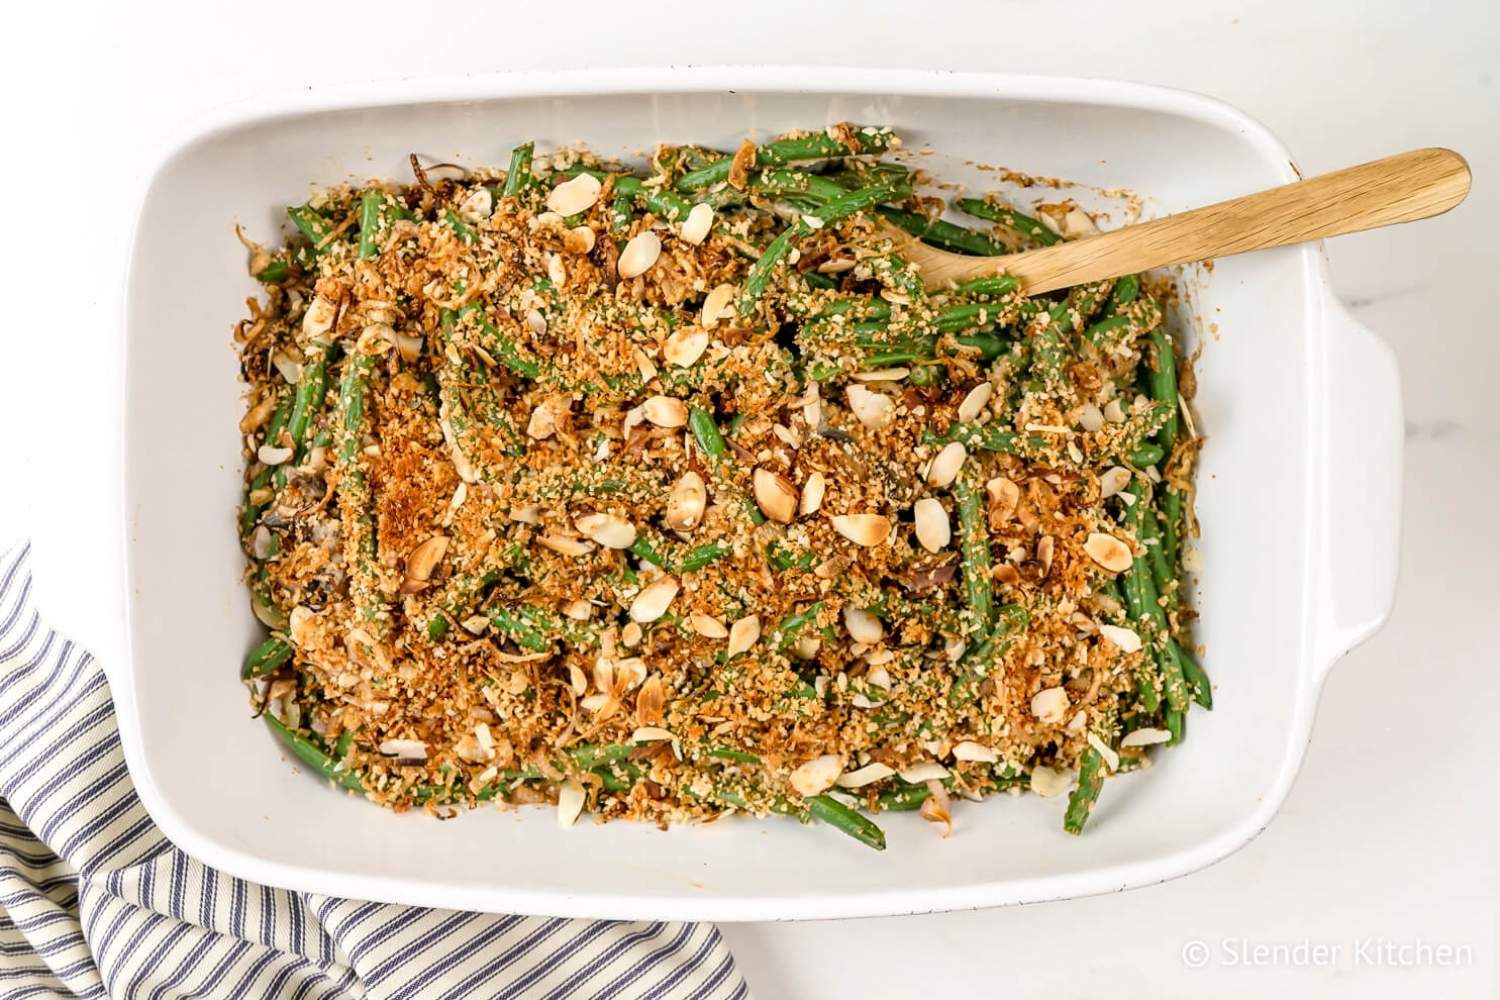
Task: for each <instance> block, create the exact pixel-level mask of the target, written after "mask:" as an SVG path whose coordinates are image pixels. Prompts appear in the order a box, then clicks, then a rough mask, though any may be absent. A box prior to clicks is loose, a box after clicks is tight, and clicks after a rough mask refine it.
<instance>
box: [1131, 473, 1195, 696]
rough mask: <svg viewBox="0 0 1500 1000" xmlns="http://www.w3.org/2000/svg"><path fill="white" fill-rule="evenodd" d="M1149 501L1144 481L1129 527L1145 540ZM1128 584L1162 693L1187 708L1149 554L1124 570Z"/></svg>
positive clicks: (1179, 666) (1150, 514) (1184, 687)
mask: <svg viewBox="0 0 1500 1000" xmlns="http://www.w3.org/2000/svg"><path fill="white" fill-rule="evenodd" d="M1138 478H1141V477H1138ZM1150 503H1151V485H1150V483H1149V482H1144V481H1143V483H1142V486H1141V487H1140V490H1139V496H1138V497H1137V498H1136V502H1135V503H1134V504H1133V505H1132V506H1131V508H1130V515H1129V516H1130V527H1131V528H1132V529H1133V530H1134V531H1135V534H1136V537H1137V538H1139V539H1141V540H1142V541H1144V540H1145V539H1148V538H1150V537H1151V528H1150V527H1149V521H1150V519H1151V518H1154V517H1155V514H1154V513H1153V512H1151V510H1150ZM1143 547H1145V546H1143ZM1125 586H1126V588H1127V594H1128V593H1130V592H1131V590H1133V591H1134V593H1135V595H1136V598H1135V599H1136V602H1137V603H1138V605H1139V609H1140V613H1141V614H1142V615H1143V619H1142V620H1143V623H1144V626H1145V629H1146V633H1147V634H1146V638H1147V639H1148V640H1150V641H1149V642H1148V645H1149V646H1150V647H1151V649H1152V655H1153V656H1154V657H1155V658H1156V661H1157V665H1158V667H1159V668H1160V670H1161V677H1162V693H1163V694H1164V695H1165V696H1166V700H1167V707H1168V708H1170V709H1171V710H1172V711H1175V712H1181V711H1182V710H1183V709H1185V708H1187V704H1188V690H1187V682H1186V681H1185V680H1184V678H1183V676H1182V664H1181V663H1180V662H1179V661H1178V659H1177V656H1176V655H1175V653H1174V652H1173V650H1172V632H1171V628H1170V627H1169V624H1168V622H1167V616H1166V613H1165V612H1164V611H1163V610H1162V607H1161V604H1160V603H1159V602H1158V595H1157V593H1156V583H1155V581H1154V579H1153V577H1152V574H1151V565H1150V560H1149V558H1148V557H1147V556H1146V555H1138V556H1136V557H1135V560H1134V562H1133V563H1132V565H1131V567H1130V569H1128V570H1126V571H1125ZM1134 613H1135V609H1134V608H1132V614H1134Z"/></svg>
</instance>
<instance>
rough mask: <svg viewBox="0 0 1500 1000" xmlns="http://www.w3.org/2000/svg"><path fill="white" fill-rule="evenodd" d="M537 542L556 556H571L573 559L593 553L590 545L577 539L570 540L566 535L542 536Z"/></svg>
mask: <svg viewBox="0 0 1500 1000" xmlns="http://www.w3.org/2000/svg"><path fill="white" fill-rule="evenodd" d="M537 540H538V541H539V542H541V543H542V544H543V545H545V546H546V547H547V548H549V549H551V550H552V551H553V552H556V553H557V554H558V555H563V556H571V557H573V558H577V557H578V556H586V555H588V554H589V553H590V552H592V551H594V546H593V545H592V544H591V543H589V542H585V541H582V540H580V539H577V538H570V537H568V536H567V535H543V536H542V537H541V538H539V539H537Z"/></svg>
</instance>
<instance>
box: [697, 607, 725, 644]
mask: <svg viewBox="0 0 1500 1000" xmlns="http://www.w3.org/2000/svg"><path fill="white" fill-rule="evenodd" d="M688 624H689V625H691V626H692V627H693V631H694V632H697V633H698V634H699V635H701V636H703V637H704V638H705V639H724V638H727V637H728V636H729V629H727V628H725V627H724V623H723V622H721V621H719V619H717V618H715V617H713V616H712V615H705V614H696V613H695V614H691V615H689V616H688Z"/></svg>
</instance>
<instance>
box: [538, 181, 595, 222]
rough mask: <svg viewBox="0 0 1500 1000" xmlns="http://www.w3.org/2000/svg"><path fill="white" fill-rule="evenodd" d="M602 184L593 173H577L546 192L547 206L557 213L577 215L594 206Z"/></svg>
mask: <svg viewBox="0 0 1500 1000" xmlns="http://www.w3.org/2000/svg"><path fill="white" fill-rule="evenodd" d="M602 188H603V185H602V184H600V183H599V178H597V177H595V176H594V175H593V174H579V175H578V176H577V177H574V178H571V179H569V180H565V181H563V182H562V183H561V184H559V185H557V187H555V188H553V189H552V190H551V191H549V192H547V207H548V208H550V209H551V210H552V211H554V212H556V213H557V214H558V215H564V216H566V215H577V214H578V213H579V212H586V211H588V210H589V209H591V208H593V207H594V203H595V202H596V201H598V200H599V192H600V190H601V189H602Z"/></svg>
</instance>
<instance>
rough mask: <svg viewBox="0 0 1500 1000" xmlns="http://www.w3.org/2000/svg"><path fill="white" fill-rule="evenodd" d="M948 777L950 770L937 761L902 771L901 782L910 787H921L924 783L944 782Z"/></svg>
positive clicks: (912, 766) (914, 765)
mask: <svg viewBox="0 0 1500 1000" xmlns="http://www.w3.org/2000/svg"><path fill="white" fill-rule="evenodd" d="M946 777H948V769H947V768H946V767H944V766H943V765H941V764H939V763H938V762H937V761H935V760H929V761H924V762H923V763H921V764H913V765H911V766H910V767H907V768H903V769H902V770H901V780H902V781H904V782H906V783H907V784H908V785H920V784H921V783H922V782H924V781H942V780H943V779H944V778H946Z"/></svg>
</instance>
